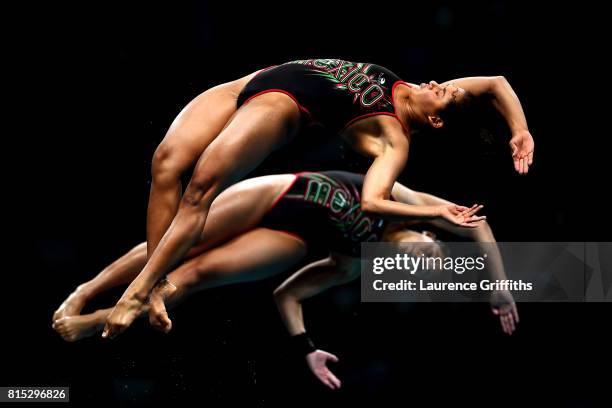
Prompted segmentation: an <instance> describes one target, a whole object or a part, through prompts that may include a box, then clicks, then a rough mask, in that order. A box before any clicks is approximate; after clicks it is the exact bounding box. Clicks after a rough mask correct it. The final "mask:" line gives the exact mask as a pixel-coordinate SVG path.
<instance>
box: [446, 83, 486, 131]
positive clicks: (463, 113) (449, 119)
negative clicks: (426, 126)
mask: <svg viewBox="0 0 612 408" xmlns="http://www.w3.org/2000/svg"><path fill="white" fill-rule="evenodd" d="M477 108H478V101H477V100H476V97H475V96H474V94H472V93H471V92H468V91H466V92H465V94H464V95H463V98H461V99H459V100H458V101H453V102H450V103H449V104H448V105H446V107H445V108H444V109H443V110H442V111H441V112H439V113H438V115H439V116H440V118H442V120H443V121H444V127H447V126H451V127H454V126H456V125H459V124H463V125H466V124H468V123H470V122H472V121H474V120H476V117H475V116H474V115H475V111H476V110H477Z"/></svg>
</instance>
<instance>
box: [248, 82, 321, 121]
mask: <svg viewBox="0 0 612 408" xmlns="http://www.w3.org/2000/svg"><path fill="white" fill-rule="evenodd" d="M269 92H279V93H282V94H285V95H287V96H288V97H290V98H291V99H293V102H295V104H296V105H297V106H298V109H299V110H300V111H301V112H303V113H305V114H306V115H308V116H309V117H312V115H311V114H310V111H309V110H308V109H306V108H305V107H304V106H302V104H301V103H299V102H298V100H297V98H296V97H295V96H293V94H292V93H291V92H287V91H285V90H284V89H266V90H265V91H261V92H258V93H256V94H255V95H252V96H249V97H248V98H247V99H246V100H245V101H244V102H243V103H242V105H243V106H244V105H246V104H247V103H248V102H249V101H250V100H251V99H253V98H255V97H258V96H259V95H263V94H265V93H269Z"/></svg>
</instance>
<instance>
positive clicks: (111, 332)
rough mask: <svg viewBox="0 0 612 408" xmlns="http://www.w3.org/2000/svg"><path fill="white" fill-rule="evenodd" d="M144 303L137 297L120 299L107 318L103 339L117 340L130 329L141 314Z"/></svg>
mask: <svg viewBox="0 0 612 408" xmlns="http://www.w3.org/2000/svg"><path fill="white" fill-rule="evenodd" d="M143 306H144V302H143V301H141V300H139V299H137V298H135V297H125V295H124V296H123V297H122V298H121V299H119V301H118V302H117V304H116V305H115V307H114V308H113V310H112V311H111V312H110V314H109V315H108V317H107V318H106V325H105V326H104V331H103V332H102V337H103V338H109V339H112V338H115V337H116V336H117V335H118V334H120V333H122V332H123V331H124V330H125V329H127V328H128V327H130V325H131V324H132V322H134V320H136V318H137V317H138V315H139V314H140V312H141V310H142V308H143Z"/></svg>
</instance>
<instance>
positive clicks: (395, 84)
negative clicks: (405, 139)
mask: <svg viewBox="0 0 612 408" xmlns="http://www.w3.org/2000/svg"><path fill="white" fill-rule="evenodd" d="M405 83H406V82H404V81H401V80H400V81H395V83H394V84H393V87H391V104H392V105H393V113H391V112H371V113H367V114H365V115H361V116H357V117H355V118H353V119H351V120H349V121H348V123H347V124H346V125H344V127H343V128H342V131H341V132H340V133H342V132H344V131H345V130H346V128H347V127H349V126H350V125H352V124H353V123H355V122H357V121H358V120H361V119H365V118H367V117H370V116H378V115H386V116H393V117H394V118H395V119H397V121H398V122H399V123H400V125H402V129H404V132H406V134H407V135H409V134H410V132H409V131H408V128H407V127H406V126H405V125H404V122H402V120H401V119H400V118H399V116H398V115H397V108H396V106H395V104H394V103H393V101H394V100H395V98H394V96H395V88H396V87H397V86H398V85H401V84H405Z"/></svg>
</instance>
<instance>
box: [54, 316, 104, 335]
mask: <svg viewBox="0 0 612 408" xmlns="http://www.w3.org/2000/svg"><path fill="white" fill-rule="evenodd" d="M104 320H105V319H104V318H103V316H102V315H101V314H99V313H98V312H94V313H90V314H86V315H82V316H64V317H62V318H60V319H58V320H56V321H55V322H54V323H53V326H52V327H53V330H55V331H56V332H58V333H59V334H60V336H62V338H63V339H64V340H66V341H69V342H74V341H77V340H81V339H83V338H85V337H90V336H93V335H94V334H96V333H98V332H101V331H102V328H104Z"/></svg>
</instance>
